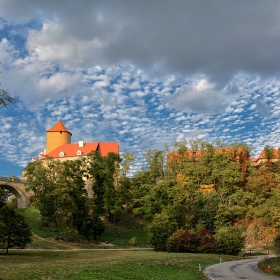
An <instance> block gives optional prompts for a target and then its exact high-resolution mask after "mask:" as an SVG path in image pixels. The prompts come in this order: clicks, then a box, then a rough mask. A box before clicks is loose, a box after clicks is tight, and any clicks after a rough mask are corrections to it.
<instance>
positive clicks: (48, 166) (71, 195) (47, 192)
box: [24, 158, 89, 235]
mask: <svg viewBox="0 0 280 280" xmlns="http://www.w3.org/2000/svg"><path fill="white" fill-rule="evenodd" d="M24 173H25V178H26V185H27V189H30V190H32V191H34V193H35V205H36V206H37V207H38V209H39V210H40V213H41V216H42V219H43V223H44V224H45V225H48V224H49V223H52V224H53V225H54V226H55V228H56V232H57V235H59V232H60V230H61V229H62V228H63V229H67V230H68V232H69V233H70V234H73V233H75V232H77V231H79V229H80V228H81V227H82V226H83V221H84V219H86V218H87V215H88V213H89V209H88V207H87V192H86V190H85V181H84V180H83V176H84V161H83V159H79V160H75V161H63V162H61V161H58V160H54V159H52V158H48V159H45V160H40V161H36V162H33V163H30V164H29V165H28V166H27V168H26V169H25V171H24Z"/></svg>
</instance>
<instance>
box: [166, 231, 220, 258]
mask: <svg viewBox="0 0 280 280" xmlns="http://www.w3.org/2000/svg"><path fill="white" fill-rule="evenodd" d="M216 247H217V240H216V239H215V238H214V237H213V236H212V235H211V234H210V233H209V232H208V230H207V229H206V228H203V229H202V231H201V232H200V233H199V234H197V233H195V232H194V231H193V230H182V229H179V230H176V231H175V232H174V233H173V234H172V235H171V236H170V237H169V239H168V242H167V249H168V251H170V252H186V253H187V252H188V253H196V252H200V253H210V252H211V253H213V252H215V250H216Z"/></svg>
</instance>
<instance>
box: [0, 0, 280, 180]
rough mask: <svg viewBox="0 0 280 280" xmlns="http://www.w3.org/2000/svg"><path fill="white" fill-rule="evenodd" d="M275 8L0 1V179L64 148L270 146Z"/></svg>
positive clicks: (277, 132) (278, 137) (278, 78)
mask: <svg viewBox="0 0 280 280" xmlns="http://www.w3.org/2000/svg"><path fill="white" fill-rule="evenodd" d="M279 46H280V1H278V0H270V1H263V0H246V1H244V0H235V1H230V0H210V1H209V0H207V1H206V0H200V1H195V0H177V1H169V0H141V1H139V0H137V1H136V0H129V1H128V0H124V1H122V0H111V1H107V0H100V1H98V0H96V1H95V0H79V1H77V0H59V1H54V0H47V1H46V0H23V1H18V0H0V61H1V67H0V70H1V71H2V73H1V74H0V82H1V88H3V89H6V90H9V92H10V94H11V95H12V96H13V97H14V98H15V99H16V100H17V103H16V104H14V105H13V104H10V105H9V106H8V107H7V108H4V107H0V176H10V175H12V174H14V175H16V176H21V171H22V169H24V167H25V166H26V164H27V163H28V162H29V161H30V160H31V159H32V157H35V156H38V154H39V152H40V151H41V150H43V149H44V147H45V135H46V134H45V132H46V130H47V129H50V128H51V127H52V126H53V125H54V124H55V123H57V121H59V120H60V119H61V120H62V122H63V123H64V125H65V126H66V127H67V129H68V130H69V131H70V132H71V133H72V142H73V143H75V142H78V141H79V140H84V141H85V142H119V144H120V152H121V153H123V152H126V151H129V152H132V153H134V154H136V155H137V156H138V159H137V160H138V163H140V162H141V158H142V156H143V152H144V151H145V150H147V149H152V150H155V149H164V148H165V145H166V144H171V143H173V142H174V141H190V140H194V139H201V140H203V141H207V142H211V143H215V142H216V141H217V140H222V141H224V142H225V143H227V144H229V143H233V142H242V143H246V144H247V145H248V146H249V147H251V149H252V157H257V156H258V154H259V153H260V152H261V151H262V149H263V148H264V146H265V145H269V146H273V147H280V143H279V142H280V124H279V117H280V100H279V96H280V47H279Z"/></svg>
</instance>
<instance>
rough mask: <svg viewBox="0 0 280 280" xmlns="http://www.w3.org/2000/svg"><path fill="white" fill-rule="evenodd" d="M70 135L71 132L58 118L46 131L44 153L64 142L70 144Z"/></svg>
mask: <svg viewBox="0 0 280 280" xmlns="http://www.w3.org/2000/svg"><path fill="white" fill-rule="evenodd" d="M71 136H72V133H70V132H69V131H68V130H67V128H66V127H65V126H64V124H63V123H62V121H61V120H60V121H59V122H58V123H57V124H55V125H54V126H53V127H52V128H51V129H49V130H47V131H46V154H48V153H49V152H51V151H53V150H54V149H56V148H58V147H60V146H62V145H64V144H71Z"/></svg>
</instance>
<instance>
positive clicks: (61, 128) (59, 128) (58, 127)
mask: <svg viewBox="0 0 280 280" xmlns="http://www.w3.org/2000/svg"><path fill="white" fill-rule="evenodd" d="M58 131H63V132H68V133H70V134H71V135H72V133H71V132H69V131H68V129H67V128H66V127H65V125H64V124H63V123H62V121H61V120H59V121H58V122H57V123H56V124H55V125H54V126H53V127H52V128H50V129H49V130H47V132H58Z"/></svg>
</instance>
